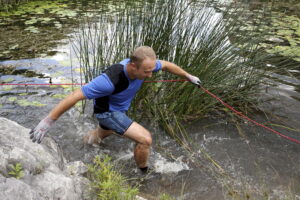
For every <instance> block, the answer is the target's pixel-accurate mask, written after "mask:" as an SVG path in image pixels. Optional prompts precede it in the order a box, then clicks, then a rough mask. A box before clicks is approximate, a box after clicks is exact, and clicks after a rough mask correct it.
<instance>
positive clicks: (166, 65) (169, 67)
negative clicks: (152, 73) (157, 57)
mask: <svg viewBox="0 0 300 200" xmlns="http://www.w3.org/2000/svg"><path fill="white" fill-rule="evenodd" d="M160 62H161V65H162V70H163V71H168V72H170V73H172V74H175V75H177V76H181V77H183V78H187V79H188V80H189V81H191V82H192V83H194V84H196V85H200V84H201V81H200V79H199V78H198V77H196V76H193V75H191V74H189V73H188V72H186V71H185V70H183V69H182V68H181V67H179V66H178V65H176V64H174V63H171V62H169V61H164V60H161V61H160Z"/></svg>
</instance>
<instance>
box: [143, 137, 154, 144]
mask: <svg viewBox="0 0 300 200" xmlns="http://www.w3.org/2000/svg"><path fill="white" fill-rule="evenodd" d="M142 144H143V145H146V146H151V145H152V138H151V136H146V137H144V138H143V140H142Z"/></svg>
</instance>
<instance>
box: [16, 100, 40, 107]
mask: <svg viewBox="0 0 300 200" xmlns="http://www.w3.org/2000/svg"><path fill="white" fill-rule="evenodd" d="M17 103H18V104H19V105H20V106H36V107H42V106H46V104H42V103H40V102H38V101H27V100H26V99H20V100H18V101H17Z"/></svg>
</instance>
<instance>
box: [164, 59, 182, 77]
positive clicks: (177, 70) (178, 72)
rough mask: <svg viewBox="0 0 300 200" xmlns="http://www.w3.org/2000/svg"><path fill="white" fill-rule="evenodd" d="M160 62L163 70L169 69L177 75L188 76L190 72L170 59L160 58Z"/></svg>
mask: <svg viewBox="0 0 300 200" xmlns="http://www.w3.org/2000/svg"><path fill="white" fill-rule="evenodd" d="M160 62H161V65H162V70H163V71H168V72H170V73H172V74H175V75H177V76H181V77H184V78H187V76H188V73H187V72H186V71H185V70H183V69H182V68H181V67H179V66H178V65H176V64H174V63H171V62H168V61H164V60H160Z"/></svg>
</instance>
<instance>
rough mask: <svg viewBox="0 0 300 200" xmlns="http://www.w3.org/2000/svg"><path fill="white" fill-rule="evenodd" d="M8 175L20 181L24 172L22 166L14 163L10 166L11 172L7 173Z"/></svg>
mask: <svg viewBox="0 0 300 200" xmlns="http://www.w3.org/2000/svg"><path fill="white" fill-rule="evenodd" d="M8 174H9V175H11V176H12V177H15V178H16V179H20V178H22V177H23V176H24V171H23V168H22V165H21V164H20V163H16V164H15V165H12V166H11V171H9V172H8Z"/></svg>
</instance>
